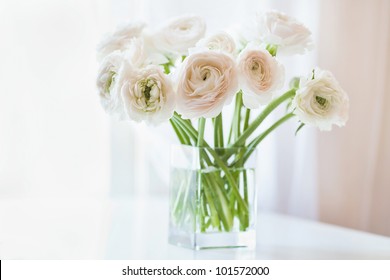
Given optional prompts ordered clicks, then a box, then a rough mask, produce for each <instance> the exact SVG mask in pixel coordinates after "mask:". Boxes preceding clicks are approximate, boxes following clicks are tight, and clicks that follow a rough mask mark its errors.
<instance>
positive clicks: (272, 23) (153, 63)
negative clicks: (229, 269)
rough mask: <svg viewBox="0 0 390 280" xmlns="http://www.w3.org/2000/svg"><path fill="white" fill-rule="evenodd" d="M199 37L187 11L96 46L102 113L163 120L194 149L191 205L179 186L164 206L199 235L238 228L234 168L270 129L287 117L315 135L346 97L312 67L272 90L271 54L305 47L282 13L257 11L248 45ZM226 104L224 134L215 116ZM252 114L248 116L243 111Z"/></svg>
mask: <svg viewBox="0 0 390 280" xmlns="http://www.w3.org/2000/svg"><path fill="white" fill-rule="evenodd" d="M205 32H206V24H205V22H204V21H203V19H202V18H200V17H197V16H192V15H189V16H181V17H178V18H174V19H171V20H169V21H168V22H166V23H165V24H164V25H162V26H160V27H157V28H150V27H148V26H147V25H146V24H144V23H131V24H128V25H125V26H122V27H120V28H118V29H117V30H116V31H114V32H113V33H112V34H109V35H108V36H107V37H106V38H105V39H104V40H103V41H102V42H101V44H100V45H99V47H98V57H99V60H100V63H101V67H100V70H99V74H98V79H97V86H98V89H99V96H100V98H101V102H102V105H103V107H104V109H105V110H106V112H108V113H109V114H112V115H114V116H116V117H118V118H119V119H121V120H134V121H137V122H140V121H145V122H147V123H151V124H154V125H156V124H160V123H162V122H164V121H167V120H169V121H170V123H171V125H172V127H173V130H174V131H175V133H176V134H177V136H178V138H179V140H180V143H181V144H183V145H187V146H192V147H199V149H198V150H197V153H198V159H197V160H198V165H199V169H201V170H203V171H204V170H208V172H203V173H202V178H201V179H198V181H197V183H196V184H197V185H198V189H197V191H196V195H195V197H196V201H197V202H196V203H199V204H197V205H196V206H194V205H191V203H190V202H189V197H190V195H189V190H188V187H180V188H178V189H177V190H176V193H175V194H174V197H173V200H174V203H172V206H171V207H172V209H171V220H172V221H173V223H174V224H176V226H178V225H184V224H186V223H187V224H188V221H189V220H190V221H191V222H190V223H189V224H192V225H193V224H196V223H198V222H199V226H197V225H195V226H194V227H193V228H192V229H193V230H196V231H198V232H201V233H202V232H203V233H205V232H210V231H212V230H216V231H220V232H231V231H233V230H235V229H239V230H241V231H245V230H247V229H248V227H249V226H250V220H251V217H250V215H251V212H250V205H249V200H248V199H249V198H248V189H247V188H248V186H247V183H246V182H247V179H248V178H247V177H246V176H247V173H245V172H244V173H243V174H241V173H240V172H237V170H240V169H242V168H243V167H244V166H245V162H246V161H247V160H248V158H249V157H250V156H251V154H252V153H253V151H254V149H255V148H256V147H257V145H258V144H259V143H260V142H261V141H262V140H263V139H264V138H265V137H266V136H267V135H268V134H269V133H271V132H272V131H273V130H275V129H276V128H277V127H278V126H279V125H281V124H282V123H283V122H285V121H287V120H288V119H290V118H293V117H294V116H296V117H297V118H298V120H299V122H300V124H299V126H298V130H299V129H300V128H301V127H302V126H303V125H305V124H307V125H311V126H317V127H318V128H319V129H320V130H330V129H331V128H332V125H333V124H336V125H338V126H343V125H344V124H345V122H346V121H347V118H348V96H347V94H346V93H345V92H344V91H343V89H342V88H341V87H340V86H339V84H338V82H337V81H336V79H335V78H334V77H333V75H332V74H331V73H330V72H328V71H324V70H321V69H319V68H315V69H313V70H311V71H309V75H308V76H307V77H306V78H301V79H299V78H293V79H292V81H291V82H290V83H289V85H290V87H289V88H288V90H287V91H286V92H285V93H282V94H281V93H280V91H281V90H282V88H283V87H284V86H285V84H286V83H285V74H284V66H283V64H282V63H281V62H280V61H279V59H278V58H277V57H278V56H279V55H289V54H303V53H305V52H306V51H308V50H310V49H311V48H312V39H311V32H310V31H309V30H308V29H307V28H306V27H305V26H304V25H303V24H301V23H299V22H297V21H296V20H295V19H293V18H291V17H289V16H287V15H285V14H283V13H279V12H275V11H272V12H268V13H265V14H262V15H259V16H258V17H257V19H256V28H255V29H254V31H253V34H251V36H249V37H250V38H251V39H243V38H244V37H245V36H240V39H237V38H234V37H233V36H231V35H229V34H228V33H226V32H218V33H215V34H212V35H210V36H206V37H205ZM233 99H235V105H234V114H233V116H232V118H231V119H230V118H229V120H231V123H230V133H229V135H228V137H225V135H224V129H223V126H226V125H227V123H226V122H225V123H224V121H223V118H222V110H223V108H224V107H225V106H226V105H228V104H230V103H231V101H232V100H233ZM282 103H286V104H289V106H287V108H288V109H287V112H286V114H285V115H284V116H283V117H282V118H280V119H279V120H277V121H276V122H275V123H274V124H273V125H271V126H270V127H269V128H267V129H265V130H263V131H261V132H260V133H258V134H255V132H256V131H257V128H258V127H259V126H260V124H261V123H262V122H263V121H264V119H265V118H266V117H267V116H268V115H269V114H270V113H272V112H273V110H274V109H275V108H277V107H278V106H279V105H280V104H282ZM258 108H260V109H261V110H260V112H259V113H258V114H257V116H253V113H252V114H251V109H258ZM207 119H211V122H212V123H211V125H212V127H213V130H214V141H213V143H212V144H211V143H207V141H206V140H205V138H204V132H205V127H206V126H205V123H206V121H207ZM195 120H197V126H195V124H194V123H193V121H195ZM210 170H212V172H211V171H210ZM184 181H186V180H185V179H183V180H181V183H182V182H184ZM199 182H200V184H199ZM181 183H180V182H179V184H181ZM189 209H190V210H189Z"/></svg>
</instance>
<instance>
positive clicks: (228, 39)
mask: <svg viewBox="0 0 390 280" xmlns="http://www.w3.org/2000/svg"><path fill="white" fill-rule="evenodd" d="M196 47H204V48H207V49H209V50H212V51H223V52H226V53H230V54H232V55H234V54H235V53H236V44H235V42H234V39H233V37H232V36H230V35H229V34H228V33H226V32H218V33H215V34H213V35H211V36H209V37H207V38H204V39H202V40H200V41H199V42H198V43H197V44H196Z"/></svg>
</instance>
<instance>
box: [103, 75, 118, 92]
mask: <svg viewBox="0 0 390 280" xmlns="http://www.w3.org/2000/svg"><path fill="white" fill-rule="evenodd" d="M115 76H116V73H115V72H114V71H110V72H108V79H107V81H106V84H105V85H104V92H105V93H107V94H110V90H111V85H112V84H113V82H114V81H115Z"/></svg>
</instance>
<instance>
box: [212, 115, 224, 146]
mask: <svg viewBox="0 0 390 280" xmlns="http://www.w3.org/2000/svg"><path fill="white" fill-rule="evenodd" d="M214 147H215V148H222V147H223V122H222V112H221V113H220V114H219V115H218V116H216V117H215V118H214Z"/></svg>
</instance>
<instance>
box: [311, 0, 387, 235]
mask: <svg viewBox="0 0 390 280" xmlns="http://www.w3.org/2000/svg"><path fill="white" fill-rule="evenodd" d="M321 19H322V23H323V24H321V28H320V32H321V37H320V39H321V40H320V45H319V47H320V51H319V54H320V56H319V59H320V64H321V65H322V66H323V67H324V68H329V69H331V70H332V71H333V72H334V73H335V75H336V77H337V78H338V79H339V81H340V83H341V84H342V85H343V87H344V88H345V90H346V91H347V92H348V93H349V95H350V99H351V102H350V104H351V108H350V120H349V122H348V124H347V126H346V127H345V128H344V129H341V130H336V131H334V132H333V133H331V134H325V133H324V134H321V137H318V147H320V149H318V152H319V159H320V160H319V163H320V166H319V170H320V172H318V175H319V180H318V181H319V191H320V192H319V198H320V205H319V209H320V218H321V220H324V221H327V222H331V223H336V224H340V225H344V226H350V227H354V228H358V229H362V230H369V231H372V232H375V233H379V234H385V235H390V203H389V201H390V172H389V170H390V111H389V110H388V109H387V106H388V104H389V103H390V2H389V1H387V0H375V1H352V0H344V1H337V0H332V1H323V2H322V5H321Z"/></svg>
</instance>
